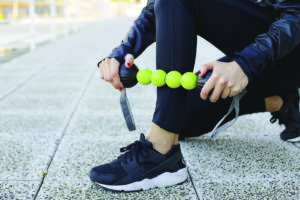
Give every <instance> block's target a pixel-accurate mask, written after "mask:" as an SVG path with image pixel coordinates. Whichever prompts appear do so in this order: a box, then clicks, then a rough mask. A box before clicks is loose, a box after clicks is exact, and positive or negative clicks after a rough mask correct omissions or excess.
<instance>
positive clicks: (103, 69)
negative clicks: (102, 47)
mask: <svg viewBox="0 0 300 200" xmlns="http://www.w3.org/2000/svg"><path fill="white" fill-rule="evenodd" d="M124 59H125V66H126V67H128V68H130V67H131V66H132V64H133V61H134V58H133V55H131V54H127V55H126V56H125V58H124ZM119 68H120V63H119V62H118V61H117V60H116V59H115V58H107V59H105V60H103V61H102V62H101V63H100V64H99V70H100V78H101V79H104V80H105V81H107V82H109V83H111V84H112V86H113V87H114V88H116V89H119V90H123V85H122V83H121V80H120V76H119Z"/></svg>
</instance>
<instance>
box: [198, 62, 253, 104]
mask: <svg viewBox="0 0 300 200" xmlns="http://www.w3.org/2000/svg"><path fill="white" fill-rule="evenodd" d="M208 70H213V73H212V75H211V77H210V78H209V79H208V80H207V82H206V83H205V85H204V86H203V88H202V90H201V93H200V97H201V98H202V99H204V100H205V99H206V98H207V96H208V94H209V93H210V91H211V90H212V89H213V92H212V94H211V96H210V101H211V102H216V101H217V100H218V99H219V97H220V96H221V97H222V98H223V99H225V98H227V97H233V96H235V95H237V94H238V93H240V92H241V91H242V90H243V89H244V88H245V87H246V86H247V84H248V77H247V76H246V74H245V73H244V72H243V70H242V69H241V67H240V66H239V64H237V63H236V62H235V61H233V62H230V63H224V62H219V61H213V62H210V63H207V64H205V65H203V66H201V70H200V73H201V74H200V76H203V75H204V74H205V73H206V72H207V71H208Z"/></svg>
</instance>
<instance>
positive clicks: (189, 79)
mask: <svg viewBox="0 0 300 200" xmlns="http://www.w3.org/2000/svg"><path fill="white" fill-rule="evenodd" d="M196 84H197V76H196V74H194V73H193V72H186V73H185V74H183V75H182V77H181V86H182V87H183V88H184V89H187V90H192V89H194V88H195V87H196Z"/></svg>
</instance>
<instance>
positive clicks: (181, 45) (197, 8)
mask: <svg viewBox="0 0 300 200" xmlns="http://www.w3.org/2000/svg"><path fill="white" fill-rule="evenodd" d="M272 12H273V11H272V10H271V9H270V8H268V7H261V6H259V5H258V4H254V3H253V2H251V1H250V0H230V1H228V0H157V1H156V2H155V18H156V66H157V69H163V70H164V71H166V72H169V71H172V70H177V71H179V72H181V73H182V74H183V73H185V72H188V71H193V69H194V64H195V57H196V45H197V35H200V36H201V37H203V38H204V39H206V40H208V41H209V42H210V43H212V44H213V45H214V46H216V47H217V48H219V49H220V50H221V51H222V52H224V53H225V54H226V57H224V58H221V59H220V60H222V61H225V62H228V61H231V59H230V58H231V57H232V56H233V55H234V53H235V52H236V51H241V50H242V49H244V48H245V47H246V46H248V45H249V44H250V43H252V42H253V41H254V38H255V37H256V36H257V35H259V34H261V33H264V32H267V31H268V29H269V26H270V24H271V23H272V22H273V21H275V19H274V17H273V13H272ZM197 56H201V55H197ZM275 78H276V77H272V75H270V74H268V76H266V75H261V76H260V77H258V78H256V79H255V80H253V81H252V82H251V83H250V84H249V85H248V86H247V91H248V93H247V94H246V95H245V96H244V97H243V99H242V101H241V105H240V107H241V108H240V109H241V111H240V114H241V115H242V114H249V113H256V112H264V111H265V101H264V99H265V97H269V96H273V95H284V94H285V93H286V92H287V91H288V90H287V89H284V88H282V87H279V86H274V82H272V80H274V79H275ZM266 80H268V81H266ZM269 80H271V81H269ZM199 94H200V91H199V90H198V89H194V90H191V91H187V90H184V89H183V88H178V89H170V88H168V87H167V86H164V87H161V88H158V89H157V102H156V109H155V113H154V116H153V122H154V123H155V124H157V125H158V126H160V127H161V128H163V129H165V130H167V131H170V132H173V133H177V134H180V138H181V139H182V138H184V137H190V136H198V135H201V134H204V133H206V132H209V131H211V130H212V129H213V127H214V126H215V125H216V123H217V122H218V121H219V120H220V119H221V118H222V117H223V116H224V114H226V112H227V111H228V108H229V105H230V102H231V100H232V98H228V99H225V100H224V99H219V100H218V101H217V102H216V103H211V102H210V101H209V100H206V101H204V100H202V99H201V98H200V96H199ZM232 117H233V115H231V116H229V117H228V118H227V121H228V120H231V119H232Z"/></svg>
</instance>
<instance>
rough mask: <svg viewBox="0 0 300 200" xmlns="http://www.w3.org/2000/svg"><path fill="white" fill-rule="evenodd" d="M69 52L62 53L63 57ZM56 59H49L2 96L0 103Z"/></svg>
mask: <svg viewBox="0 0 300 200" xmlns="http://www.w3.org/2000/svg"><path fill="white" fill-rule="evenodd" d="M67 52H69V49H68V50H66V51H64V52H63V55H65V53H67ZM56 60H57V58H53V59H51V60H50V61H49V62H47V63H45V65H43V66H42V67H41V68H39V69H38V70H36V71H35V72H33V73H32V74H31V75H30V76H29V78H27V79H25V81H23V82H22V83H20V84H19V85H17V86H16V87H15V88H13V89H12V90H10V91H8V92H7V93H6V94H4V95H3V96H2V97H0V101H3V100H4V99H6V98H7V97H8V96H10V95H12V94H13V93H14V92H15V91H17V90H18V89H20V88H21V87H23V86H24V85H25V84H26V83H28V82H29V81H30V80H31V79H33V78H34V77H35V76H37V75H38V74H39V73H40V72H41V71H42V70H43V69H46V68H47V67H49V66H51V65H49V63H50V64H51V63H53V62H54V61H56Z"/></svg>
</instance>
